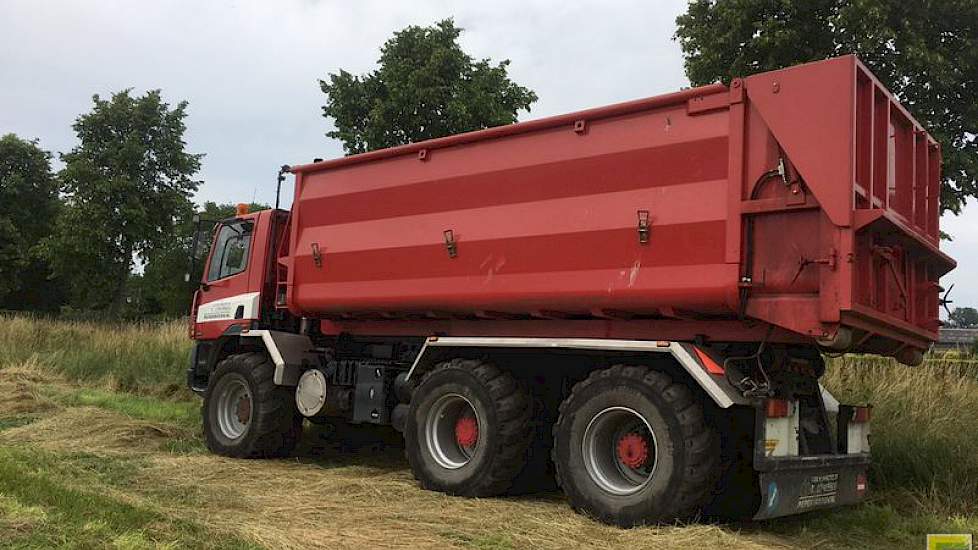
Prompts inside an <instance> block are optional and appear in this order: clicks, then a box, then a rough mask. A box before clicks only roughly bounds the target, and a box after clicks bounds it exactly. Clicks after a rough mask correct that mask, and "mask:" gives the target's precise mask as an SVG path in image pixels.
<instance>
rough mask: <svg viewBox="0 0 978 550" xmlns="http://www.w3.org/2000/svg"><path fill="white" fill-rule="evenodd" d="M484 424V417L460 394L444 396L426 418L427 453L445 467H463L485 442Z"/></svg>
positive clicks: (452, 468)
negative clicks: (482, 435)
mask: <svg viewBox="0 0 978 550" xmlns="http://www.w3.org/2000/svg"><path fill="white" fill-rule="evenodd" d="M482 427H483V422H482V419H481V418H480V417H479V413H478V411H476V410H475V407H473V406H472V403H471V402H470V401H469V400H468V399H466V398H465V397H463V396H461V395H459V394H457V393H451V394H447V395H443V396H441V397H439V398H438V400H437V401H435V404H434V405H432V407H431V409H429V412H428V416H427V418H426V419H425V442H426V444H427V447H428V453H429V454H430V455H431V457H432V458H434V459H435V462H437V463H438V465H439V466H441V467H442V468H447V469H449V470H455V469H458V468H461V467H462V466H465V465H466V464H468V463H469V461H470V460H472V457H473V456H475V452H476V450H478V448H479V447H480V446H481V445H482V440H483V438H482V437H481V433H482Z"/></svg>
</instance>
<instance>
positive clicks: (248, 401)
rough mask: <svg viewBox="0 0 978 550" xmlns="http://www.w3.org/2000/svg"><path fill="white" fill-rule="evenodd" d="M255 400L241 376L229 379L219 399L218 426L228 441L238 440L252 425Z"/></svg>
mask: <svg viewBox="0 0 978 550" xmlns="http://www.w3.org/2000/svg"><path fill="white" fill-rule="evenodd" d="M252 411H253V399H252V396H251V390H250V389H249V388H248V383H247V382H246V381H245V380H244V378H241V377H240V376H233V377H229V379H228V380H227V382H225V383H224V385H223V386H222V388H221V394H220V396H219V397H218V399H217V425H218V428H220V430H221V433H222V434H223V435H224V437H226V438H228V439H238V438H239V437H241V436H242V435H244V433H245V432H246V431H248V425H249V424H250V423H251V415H252Z"/></svg>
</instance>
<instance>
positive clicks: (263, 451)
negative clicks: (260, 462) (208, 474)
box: [202, 353, 302, 458]
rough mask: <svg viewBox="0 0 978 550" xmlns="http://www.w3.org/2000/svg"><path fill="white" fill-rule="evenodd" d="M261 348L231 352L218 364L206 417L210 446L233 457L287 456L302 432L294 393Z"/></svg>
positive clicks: (205, 407)
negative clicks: (281, 381) (276, 380)
mask: <svg viewBox="0 0 978 550" xmlns="http://www.w3.org/2000/svg"><path fill="white" fill-rule="evenodd" d="M273 370H274V368H273V366H272V364H271V363H270V362H269V361H268V359H267V358H266V357H265V354H263V353H239V354H236V355H230V356H228V357H227V358H226V359H224V360H223V361H221V362H220V363H218V365H217V368H216V369H214V373H213V374H212V375H211V377H210V380H209V383H208V385H207V391H206V393H205V394H204V405H203V408H202V416H203V421H204V439H205V440H206V441H207V448H209V449H210V450H211V451H212V452H214V453H215V454H219V455H223V456H230V457H235V458H271V457H282V456H288V455H289V454H290V453H291V452H292V450H293V449H294V448H295V445H296V443H297V442H298V440H299V437H300V435H301V433H302V416H300V415H299V414H298V412H297V411H296V410H295V405H294V404H293V399H292V392H290V391H289V390H288V389H287V388H283V387H280V386H276V385H275V383H274V382H273V381H272V374H273Z"/></svg>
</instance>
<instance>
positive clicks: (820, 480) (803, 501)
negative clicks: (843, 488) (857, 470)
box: [798, 474, 839, 510]
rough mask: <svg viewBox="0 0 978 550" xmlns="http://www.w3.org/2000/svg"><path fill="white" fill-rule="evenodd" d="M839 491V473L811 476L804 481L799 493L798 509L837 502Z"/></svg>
mask: <svg viewBox="0 0 978 550" xmlns="http://www.w3.org/2000/svg"><path fill="white" fill-rule="evenodd" d="M838 491H839V474H820V475H815V476H811V477H810V478H808V480H807V481H806V482H804V483H802V487H801V492H800V493H799V494H798V509H799V510H807V509H810V508H817V507H819V506H827V505H831V504H835V500H836V497H837V495H838Z"/></svg>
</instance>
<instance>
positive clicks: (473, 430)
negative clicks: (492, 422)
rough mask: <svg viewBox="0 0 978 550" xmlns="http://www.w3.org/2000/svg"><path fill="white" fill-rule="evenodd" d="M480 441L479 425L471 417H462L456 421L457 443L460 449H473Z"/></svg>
mask: <svg viewBox="0 0 978 550" xmlns="http://www.w3.org/2000/svg"><path fill="white" fill-rule="evenodd" d="M477 441H479V423H478V422H476V420H475V418H473V417H471V416H462V417H459V419H458V420H456V421H455V442H456V443H458V445H459V447H472V446H473V445H475V443H476V442H477Z"/></svg>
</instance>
